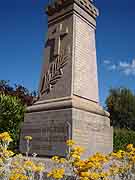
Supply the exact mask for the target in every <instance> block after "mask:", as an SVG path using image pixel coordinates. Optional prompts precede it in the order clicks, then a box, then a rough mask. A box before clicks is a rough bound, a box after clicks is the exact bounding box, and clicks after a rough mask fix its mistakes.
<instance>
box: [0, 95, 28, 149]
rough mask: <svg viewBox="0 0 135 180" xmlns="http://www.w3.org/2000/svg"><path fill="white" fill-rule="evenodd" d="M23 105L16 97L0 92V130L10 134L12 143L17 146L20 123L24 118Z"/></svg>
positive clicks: (14, 146)
mask: <svg viewBox="0 0 135 180" xmlns="http://www.w3.org/2000/svg"><path fill="white" fill-rule="evenodd" d="M24 111H25V106H24V105H23V104H22V102H21V100H20V99H19V98H17V97H14V96H10V95H4V94H0V132H4V131H7V132H9V133H10V134H11V136H12V138H13V140H14V144H12V147H13V148H16V147H17V146H18V142H19V135H20V128H21V124H22V122H23V119H24Z"/></svg>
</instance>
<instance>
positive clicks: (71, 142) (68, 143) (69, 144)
mask: <svg viewBox="0 0 135 180" xmlns="http://www.w3.org/2000/svg"><path fill="white" fill-rule="evenodd" d="M66 144H67V146H69V147H72V146H73V145H74V144H75V142H74V141H73V140H72V139H69V140H67V141H66Z"/></svg>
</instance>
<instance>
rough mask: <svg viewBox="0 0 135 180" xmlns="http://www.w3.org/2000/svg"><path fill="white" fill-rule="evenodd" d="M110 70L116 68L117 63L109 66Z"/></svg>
mask: <svg viewBox="0 0 135 180" xmlns="http://www.w3.org/2000/svg"><path fill="white" fill-rule="evenodd" d="M108 69H109V70H116V69H117V66H116V65H115V64H111V65H110V66H108Z"/></svg>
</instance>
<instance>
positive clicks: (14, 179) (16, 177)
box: [9, 174, 28, 180]
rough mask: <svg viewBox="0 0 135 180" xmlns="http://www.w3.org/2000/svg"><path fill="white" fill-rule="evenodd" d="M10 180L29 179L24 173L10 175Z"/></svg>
mask: <svg viewBox="0 0 135 180" xmlns="http://www.w3.org/2000/svg"><path fill="white" fill-rule="evenodd" d="M9 180H28V177H27V176H25V175H23V174H13V175H11V176H10V178H9Z"/></svg>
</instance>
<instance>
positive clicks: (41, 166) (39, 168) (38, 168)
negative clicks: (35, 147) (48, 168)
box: [35, 163, 45, 172]
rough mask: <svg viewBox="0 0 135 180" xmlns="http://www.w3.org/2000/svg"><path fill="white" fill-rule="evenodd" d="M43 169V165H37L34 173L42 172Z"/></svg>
mask: <svg viewBox="0 0 135 180" xmlns="http://www.w3.org/2000/svg"><path fill="white" fill-rule="evenodd" d="M44 169H45V167H44V165H43V164H42V163H39V164H38V165H36V167H35V171H36V172H43V171H44Z"/></svg>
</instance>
